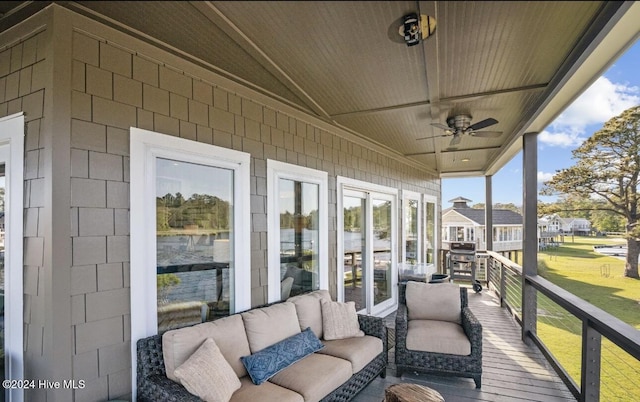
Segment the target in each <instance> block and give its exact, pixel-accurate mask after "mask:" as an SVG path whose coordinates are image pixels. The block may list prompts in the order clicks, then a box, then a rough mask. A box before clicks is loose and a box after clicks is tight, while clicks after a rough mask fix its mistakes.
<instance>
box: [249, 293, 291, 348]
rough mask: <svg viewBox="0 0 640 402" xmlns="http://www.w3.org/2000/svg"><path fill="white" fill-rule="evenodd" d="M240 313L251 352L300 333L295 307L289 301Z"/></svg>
mask: <svg viewBox="0 0 640 402" xmlns="http://www.w3.org/2000/svg"><path fill="white" fill-rule="evenodd" d="M241 315H242V320H243V321H244V327H245V329H246V331H247V339H248V341H249V348H250V349H251V353H256V352H259V351H261V350H262V349H264V348H266V347H267V346H271V345H273V344H274V343H278V342H280V341H281V340H283V339H285V338H288V337H290V336H293V335H295V334H298V333H300V325H299V324H298V316H297V314H296V307H295V306H294V304H293V303H290V302H283V303H277V304H274V305H272V306H269V307H263V308H256V309H253V310H249V311H245V312H244V313H241ZM247 354H248V353H247Z"/></svg>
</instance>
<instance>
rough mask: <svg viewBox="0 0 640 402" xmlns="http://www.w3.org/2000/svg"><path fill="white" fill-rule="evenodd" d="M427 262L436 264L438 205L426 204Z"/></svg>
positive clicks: (425, 247)
mask: <svg viewBox="0 0 640 402" xmlns="http://www.w3.org/2000/svg"><path fill="white" fill-rule="evenodd" d="M425 209H426V211H425V222H426V225H425V239H424V250H425V261H424V262H426V263H427V264H433V263H434V262H435V242H436V204H435V203H433V202H427V203H425Z"/></svg>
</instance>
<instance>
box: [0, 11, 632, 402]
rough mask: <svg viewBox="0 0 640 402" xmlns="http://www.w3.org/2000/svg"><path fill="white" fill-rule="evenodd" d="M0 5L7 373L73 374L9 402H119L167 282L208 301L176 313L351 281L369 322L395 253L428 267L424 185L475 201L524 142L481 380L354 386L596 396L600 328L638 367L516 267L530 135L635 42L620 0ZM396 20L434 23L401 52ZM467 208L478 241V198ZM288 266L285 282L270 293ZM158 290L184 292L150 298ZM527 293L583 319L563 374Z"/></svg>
mask: <svg viewBox="0 0 640 402" xmlns="http://www.w3.org/2000/svg"><path fill="white" fill-rule="evenodd" d="M0 7H1V8H0V12H1V13H2V14H1V15H0V52H1V53H0V55H1V56H2V57H1V58H0V89H1V91H0V95H1V96H0V118H4V117H6V116H13V115H19V118H21V119H22V120H21V126H20V127H19V128H18V130H16V132H17V133H18V136H17V137H18V138H20V139H22V137H24V149H22V148H20V149H21V152H20V153H18V154H19V155H20V158H14V162H16V161H17V164H18V166H24V175H22V176H20V177H18V178H17V179H16V180H15V181H14V182H13V183H14V185H15V183H16V182H17V183H18V187H20V188H23V189H24V192H25V194H24V198H23V199H18V200H17V202H15V203H14V204H13V205H18V206H19V207H22V208H20V209H18V210H17V211H18V216H24V219H25V222H24V225H22V221H20V224H19V225H17V226H16V225H15V224H14V226H13V227H12V228H11V227H8V229H7V230H14V231H15V230H19V233H18V232H14V233H18V239H21V240H23V241H18V242H14V244H20V245H21V246H20V247H21V249H20V252H21V253H22V251H24V256H23V255H22V254H20V258H19V261H17V266H12V268H11V270H10V272H15V273H18V275H17V276H14V278H17V279H15V283H16V285H15V286H14V285H11V289H8V291H6V292H5V295H11V296H6V300H5V302H6V303H7V305H11V308H10V310H9V309H7V311H8V313H7V314H8V315H7V318H6V319H5V320H6V321H5V322H8V321H9V320H11V322H13V323H17V325H12V327H13V328H14V329H15V330H16V332H14V335H12V337H11V340H8V341H7V342H6V345H9V347H7V348H6V355H7V356H11V361H12V362H14V364H12V365H11V370H10V371H9V372H7V374H6V375H7V378H11V379H22V378H27V379H47V380H58V381H61V382H62V381H65V380H71V379H74V380H82V381H84V384H86V386H85V387H83V388H82V389H55V390H54V389H49V390H44V389H30V390H26V391H23V390H19V389H15V390H11V391H10V393H9V394H8V395H10V397H11V398H14V399H12V400H16V401H22V400H28V401H45V400H65V401H75V402H82V401H89V402H93V401H102V400H108V399H123V398H124V399H130V400H133V401H135V399H136V372H135V367H136V364H135V363H136V356H135V353H136V350H135V342H136V340H138V339H141V338H143V337H145V336H148V335H152V334H157V333H158V332H159V331H160V328H159V326H158V317H159V313H160V312H161V310H162V303H165V302H174V301H175V302H182V301H183V300H177V299H178V298H180V297H183V296H182V294H189V296H188V297H192V298H194V299H195V298H199V299H202V300H197V302H198V303H199V305H198V306H197V307H196V308H195V309H194V310H195V313H196V314H195V322H200V320H208V319H212V318H213V317H221V316H225V315H229V314H233V313H237V312H241V311H244V310H247V309H249V308H251V307H253V306H259V305H262V304H265V303H270V302H275V301H279V300H282V299H285V298H286V296H288V295H293V294H296V292H304V291H306V290H311V289H323V290H328V291H329V292H330V293H331V295H332V297H333V298H334V299H335V300H338V301H345V300H348V299H350V298H351V299H353V298H355V297H356V296H353V293H356V291H357V292H360V293H359V294H358V296H357V297H359V300H361V305H360V306H359V309H360V310H361V311H362V312H363V313H364V314H369V315H379V316H386V315H388V314H389V313H390V312H392V311H393V310H394V309H395V308H396V307H397V299H398V296H397V280H398V279H397V278H398V268H397V267H398V265H399V264H401V263H404V262H407V261H410V260H411V262H412V263H416V264H426V265H431V266H436V268H437V269H438V270H440V271H441V272H444V270H445V268H444V267H443V266H441V264H440V263H439V262H438V261H439V258H438V257H437V256H438V255H439V251H440V249H441V248H442V246H441V244H442V239H440V233H441V226H442V223H441V221H440V216H441V211H442V203H443V201H442V199H441V198H442V196H441V180H442V179H443V178H447V177H470V176H474V177H484V178H485V179H486V190H487V191H486V194H487V199H486V200H485V205H487V206H491V205H492V204H493V202H492V177H493V175H495V174H496V172H498V171H500V169H501V168H502V167H503V166H504V165H505V164H506V163H507V162H508V161H509V160H511V159H512V158H513V157H514V156H515V155H517V154H518V153H519V152H523V155H524V158H523V160H524V163H523V172H524V174H523V182H524V185H523V204H524V211H525V214H524V239H525V240H524V245H523V248H524V259H523V261H522V263H521V266H514V265H513V264H512V263H510V262H508V261H505V260H504V259H503V258H501V257H500V256H499V255H498V254H495V253H494V252H495V251H498V250H496V248H497V247H496V248H494V247H493V246H494V245H493V244H492V242H491V240H490V239H488V242H487V244H486V249H487V251H488V253H489V255H490V258H489V262H488V266H489V267H490V269H489V270H488V276H487V278H486V279H487V280H488V282H489V283H491V284H492V287H493V289H495V290H497V291H498V292H499V295H500V297H499V298H498V299H495V298H492V297H490V294H489V293H488V292H487V293H484V292H483V293H482V294H480V295H477V297H471V298H470V299H471V300H472V301H473V303H474V304H472V308H474V309H475V311H477V313H478V315H479V316H481V319H483V320H484V321H483V323H485V325H486V328H487V330H486V340H487V341H486V342H485V347H486V361H485V364H486V375H487V377H486V380H485V382H484V383H485V386H484V387H483V389H482V390H481V391H477V390H475V389H473V388H472V386H469V387H468V388H465V384H466V383H462V382H459V381H458V380H455V379H450V380H447V381H444V382H439V381H440V380H436V379H435V378H431V377H429V378H428V379H427V378H425V377H416V378H412V377H411V376H407V377H406V378H401V379H397V378H395V379H394V377H393V376H392V375H391V376H389V377H387V379H386V380H384V381H383V380H377V381H376V382H374V383H373V384H372V385H371V386H370V388H369V389H367V390H366V391H365V392H364V393H363V394H362V395H361V396H359V398H360V399H358V400H359V401H360V400H378V399H379V398H380V393H379V392H380V389H381V388H383V387H384V386H385V385H387V384H389V383H390V382H393V381H405V380H406V381H416V382H421V381H427V383H428V384H432V385H433V386H434V387H435V388H436V389H438V390H440V391H442V392H443V394H444V395H445V397H447V396H448V397H449V399H452V400H456V398H458V397H459V398H460V399H464V398H469V399H474V398H480V399H482V398H484V399H486V400H492V398H493V400H505V399H518V398H519V396H522V395H523V394H524V393H528V391H530V390H531V388H532V387H538V386H539V387H541V388H543V389H548V390H549V391H548V392H546V391H545V392H540V393H539V394H540V395H545V396H549V397H550V398H553V397H560V398H566V397H568V398H571V396H573V397H575V398H576V399H579V400H585V401H596V400H599V399H605V398H601V395H602V387H601V383H602V382H603V381H602V380H601V374H600V373H601V364H600V362H599V353H600V352H599V350H600V345H601V338H602V337H605V338H607V339H608V340H610V341H612V342H613V343H615V344H616V345H617V347H619V348H621V349H622V350H623V351H624V353H626V354H628V355H630V356H631V358H632V359H635V360H637V359H639V358H640V352H639V350H638V348H639V347H638V345H639V344H640V341H639V340H638V331H637V330H634V329H633V328H631V329H630V328H629V327H628V326H624V325H621V324H620V323H619V322H618V321H616V320H615V318H613V317H610V316H607V315H604V314H602V313H601V312H600V311H597V309H595V308H593V306H589V305H587V304H585V303H583V302H582V301H579V300H576V298H575V297H573V296H572V295H568V294H566V292H563V291H562V289H558V288H557V287H554V286H552V285H551V284H549V283H547V282H545V281H544V280H542V279H541V278H539V277H538V275H537V270H536V269H537V268H536V266H537V265H536V264H537V262H536V256H537V255H536V254H537V249H538V244H537V233H536V232H537V218H536V206H537V205H536V203H537V202H536V198H537V177H536V174H537V166H536V162H537V158H538V156H537V143H536V137H537V135H538V133H540V132H541V131H543V130H544V129H545V127H546V126H547V125H549V124H550V123H551V122H552V121H553V120H554V119H555V118H557V117H558V115H559V114H560V113H561V112H562V111H563V110H564V109H565V108H566V107H567V106H568V105H569V104H570V103H571V101H572V100H574V99H575V98H576V97H577V96H578V95H579V94H580V93H581V92H583V91H584V90H585V89H586V88H587V87H588V86H589V85H590V84H591V83H592V82H594V81H595V80H596V79H597V77H598V76H599V74H601V73H602V72H603V71H604V70H605V69H606V68H607V67H608V66H610V65H611V64H612V63H613V62H614V61H615V59H616V58H617V57H618V56H619V55H620V54H622V53H623V52H624V51H625V49H627V48H628V47H629V46H630V45H631V44H632V43H633V42H634V41H635V40H637V38H638V35H639V30H638V24H637V21H638V20H640V3H638V2H632V1H620V2H609V1H599V2H598V1H593V2H547V1H540V2H446V1H417V2H415V1H392V2H378V1H375V2H359V1H358V2H356V1H354V2H306V1H305V2H302V1H300V2H226V1H220V2H217V1H193V2H84V1H61V2H56V1H54V2H51V1H45V2H31V1H8V2H2V3H1V4H0ZM413 14H415V15H417V16H418V17H419V18H427V16H428V17H429V18H430V19H427V21H435V23H436V25H435V31H433V30H432V29H430V28H429V27H427V28H425V29H427V31H428V33H429V34H428V35H427V34H426V33H425V34H424V35H422V37H421V38H420V40H419V41H417V42H416V43H414V42H412V41H411V40H408V39H405V35H404V34H405V32H404V27H405V25H404V23H405V20H407V18H406V17H408V16H412V15H413ZM423 16H424V17H423ZM431 18H432V19H431ZM431 28H433V27H431ZM494 130H495V131H494ZM21 144H22V143H21ZM0 162H2V161H0ZM182 168H184V170H180V169H182ZM198 169H199V170H198ZM15 171H16V170H15V169H14V170H13V172H15ZM21 173H22V171H21ZM199 179H203V180H201V182H197V181H198V180H199ZM194 182H197V183H195V184H194ZM202 183H204V184H202ZM221 183H222V184H221ZM287 186H288V187H287ZM14 188H15V187H14ZM304 189H306V190H304ZM309 189H310V190H309ZM187 190H189V191H188V193H189V195H195V196H192V197H187V196H185V195H187ZM202 193H205V194H204V195H202ZM308 194H313V195H314V197H313V201H314V202H315V204H313V203H310V205H306V202H307V201H311V200H307V199H306V195H308ZM287 207H289V209H287ZM178 210H179V211H178ZM202 211H204V212H202ZM20 212H22V213H20ZM174 212H180V213H179V214H174ZM178 215H179V216H178ZM486 221H487V222H488V223H489V225H488V226H487V229H486V230H487V232H488V233H491V232H492V228H491V224H490V223H491V222H492V210H491V208H487V210H486ZM414 223H415V229H414V226H413V224H414ZM309 233H311V234H310V235H309ZM307 235H308V236H307ZM163 236H164V241H159V240H158V239H161V237H163ZM161 240H162V239H161ZM22 245H24V250H22ZM354 247H357V248H354ZM358 247H359V248H358ZM214 249H215V250H214ZM354 250H355V251H354ZM347 254H349V258H346V257H347ZM358 254H360V258H359V257H358ZM190 258H191V260H189V259H190ZM185 260H188V261H185ZM14 265H15V260H14ZM7 269H8V270H9V268H7ZM185 272H186V273H185ZM289 272H290V273H291V276H292V277H293V276H295V277H296V278H299V280H298V279H295V280H294V281H295V283H294V284H293V285H291V284H289V286H290V287H289V288H288V289H286V290H287V291H286V292H285V291H283V289H284V285H283V284H282V283H283V281H284V279H286V278H283V277H284V276H286V275H288V273H289ZM194 273H195V274H194ZM161 275H169V276H164V277H163V278H164V279H165V280H163V281H159V280H158V279H159V277H160V276H161ZM200 275H202V277H201V276H200ZM187 276H188V277H189V278H188V280H187V279H186V277H187ZM178 283H182V284H183V285H185V286H186V284H189V286H190V287H191V288H190V289H188V290H190V291H191V290H193V292H184V293H180V294H179V295H177V293H178V292H174V294H170V295H169V294H168V293H170V292H168V290H167V289H168V288H171V287H172V286H174V287H175V286H176V285H177V284H178ZM354 289H355V290H354ZM198 292H199V293H198ZM350 292H351V293H350ZM165 293H167V294H165ZM540 295H544V296H545V297H546V298H548V299H551V300H553V301H554V302H555V303H557V304H559V305H560V306H561V307H562V308H563V309H565V310H567V311H568V312H569V313H570V314H571V315H573V316H574V317H577V319H578V321H579V325H581V328H583V330H582V333H583V335H582V338H581V342H582V345H583V346H582V351H583V357H582V361H583V364H582V367H581V375H580V377H581V379H580V381H579V383H578V384H576V383H575V382H577V381H574V383H573V384H572V381H571V380H568V379H567V377H568V376H567V375H566V374H564V373H563V371H562V369H561V368H560V367H557V371H556V372H557V373H559V374H557V376H559V377H554V375H553V374H548V373H549V372H548V371H547V370H548V367H547V366H546V364H544V363H542V362H541V360H540V359H539V352H534V350H536V348H538V349H539V350H541V351H542V353H543V355H546V357H547V359H548V360H549V361H551V362H552V363H550V364H551V365H555V363H553V359H552V358H551V357H552V356H551V353H549V352H548V350H546V349H545V347H544V345H543V342H540V340H539V339H538V338H537V327H536V323H537V322H538V319H539V316H538V314H537V312H538V303H539V302H540V300H541V296H540ZM161 296H162V297H161ZM472 296H476V295H473V294H472ZM172 297H175V298H176V300H174V299H172ZM190 301H193V300H190ZM498 304H500V305H501V306H502V307H500V308H498V307H497V305H498ZM507 307H508V308H509V311H510V313H511V314H512V316H513V317H515V318H516V319H515V321H516V322H519V323H521V324H519V325H521V326H520V327H517V326H515V327H514V326H513V322H514V319H509V317H508V316H507V315H505V310H504V309H505V308H507ZM485 308H486V309H487V310H485ZM9 311H10V312H9ZM9 314H10V315H11V317H9ZM498 317H500V318H504V320H500V321H499V323H498V322H497V321H496V322H493V321H494V320H497V318H498ZM190 318H193V317H190ZM494 324H496V326H495V327H494V326H493V325H494ZM494 328H495V329H494ZM514 328H515V329H514ZM23 330H24V334H23V333H22V331H23ZM514 331H515V332H514ZM70 340H71V341H70ZM532 345H535V346H532ZM509 351H512V352H513V354H509V353H507V352H509ZM505 356H506V360H505V361H504V362H498V360H500V359H503V358H504V357H505ZM558 366H559V365H558ZM516 368H520V369H521V370H516ZM505 372H509V373H511V374H513V375H514V376H515V377H514V380H513V381H510V382H509V384H510V385H509V386H503V384H501V381H500V380H501V378H502V375H503V374H504V373H505ZM538 377H540V379H539V378H538ZM558 378H564V379H565V381H564V382H563V383H564V384H566V387H567V388H566V389H565V388H563V386H561V385H559V382H558ZM545 384H548V386H547V385H545ZM567 390H568V391H567ZM368 397H369V398H368ZM541 400H542V399H541ZM545 400H549V399H545Z"/></svg>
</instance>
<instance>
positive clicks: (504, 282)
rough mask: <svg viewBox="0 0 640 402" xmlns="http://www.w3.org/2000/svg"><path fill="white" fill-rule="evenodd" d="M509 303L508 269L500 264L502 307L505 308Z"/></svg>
mask: <svg viewBox="0 0 640 402" xmlns="http://www.w3.org/2000/svg"><path fill="white" fill-rule="evenodd" d="M506 301H507V267H506V265H505V264H503V263H500V307H505V305H506Z"/></svg>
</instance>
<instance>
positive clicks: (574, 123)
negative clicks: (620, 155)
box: [538, 77, 640, 147]
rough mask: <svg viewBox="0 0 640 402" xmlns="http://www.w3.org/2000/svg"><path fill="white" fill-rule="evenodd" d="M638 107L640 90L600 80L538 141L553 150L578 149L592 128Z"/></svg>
mask: <svg viewBox="0 0 640 402" xmlns="http://www.w3.org/2000/svg"><path fill="white" fill-rule="evenodd" d="M638 104H640V88H638V87H634V86H628V85H624V84H616V83H613V82H611V81H610V80H609V79H608V78H606V77H600V78H598V79H597V80H596V81H595V82H594V83H593V84H592V85H591V86H590V87H589V88H588V89H587V90H586V91H585V92H584V93H583V94H582V95H580V97H578V98H577V99H576V100H575V101H574V102H573V103H572V104H571V105H570V106H569V107H568V108H567V109H566V110H565V111H564V112H563V113H562V114H560V116H558V118H557V119H556V120H555V121H554V122H553V123H551V124H550V125H549V127H548V128H547V130H545V131H543V132H541V133H540V134H539V136H538V140H539V141H540V143H542V144H546V145H549V146H560V147H575V146H577V145H579V144H581V143H582V142H583V141H584V140H585V139H586V137H587V135H585V131H586V128H587V127H588V126H591V125H596V124H597V125H602V124H604V123H605V122H606V121H607V120H609V119H611V118H612V117H614V116H617V115H619V114H620V113H622V112H623V111H624V110H626V109H628V108H630V107H632V106H635V105H638Z"/></svg>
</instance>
